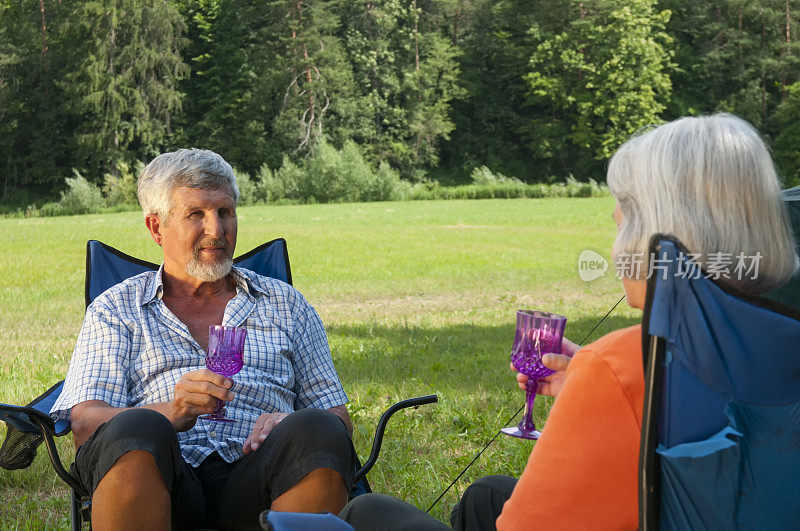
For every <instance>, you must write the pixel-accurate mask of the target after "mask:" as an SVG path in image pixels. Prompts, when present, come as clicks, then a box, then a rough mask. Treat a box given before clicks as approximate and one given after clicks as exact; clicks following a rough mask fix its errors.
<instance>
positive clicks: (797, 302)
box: [764, 186, 800, 310]
mask: <svg viewBox="0 0 800 531" xmlns="http://www.w3.org/2000/svg"><path fill="white" fill-rule="evenodd" d="M781 197H782V198H783V201H784V202H785V203H786V210H787V211H788V212H789V223H790V224H791V226H792V232H794V238H795V242H796V243H798V244H800V186H798V187H796V188H790V189H788V190H784V191H782V192H781ZM764 296H765V297H766V298H768V299H772V300H774V301H777V302H780V303H782V304H785V305H787V306H791V307H792V308H797V309H798V310H800V271H799V272H798V273H797V274H796V275H795V276H794V278H792V279H791V280H789V282H787V283H786V284H784V285H783V286H781V287H780V288H779V289H776V290H775V291H772V292H770V293H767V294H766V295H764Z"/></svg>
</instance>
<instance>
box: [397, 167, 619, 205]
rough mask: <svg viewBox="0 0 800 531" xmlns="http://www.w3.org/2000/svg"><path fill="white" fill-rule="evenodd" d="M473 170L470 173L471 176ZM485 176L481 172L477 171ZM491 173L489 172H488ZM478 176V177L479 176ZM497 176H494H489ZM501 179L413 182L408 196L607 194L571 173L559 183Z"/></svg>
mask: <svg viewBox="0 0 800 531" xmlns="http://www.w3.org/2000/svg"><path fill="white" fill-rule="evenodd" d="M475 173H476V172H473V175H475ZM481 175H483V176H484V177H485V173H483V172H481ZM490 175H492V174H490ZM484 177H480V178H479V179H483V178H484ZM493 178H494V179H497V177H496V176H493ZM505 179H506V180H505V181H500V180H494V181H492V180H489V181H483V182H481V183H479V182H475V184H466V185H461V186H441V185H438V184H433V185H417V186H415V187H414V188H413V189H412V191H411V194H410V195H409V197H408V198H409V199H414V200H433V199H511V198H543V197H604V196H609V195H611V193H610V192H609V191H608V187H607V186H606V185H601V184H598V183H597V182H596V181H594V180H593V179H589V182H579V181H577V180H576V179H575V178H573V177H572V176H570V177H568V178H567V180H566V181H565V182H563V183H554V184H525V183H523V182H521V181H519V180H516V179H511V178H508V177H506V178H505Z"/></svg>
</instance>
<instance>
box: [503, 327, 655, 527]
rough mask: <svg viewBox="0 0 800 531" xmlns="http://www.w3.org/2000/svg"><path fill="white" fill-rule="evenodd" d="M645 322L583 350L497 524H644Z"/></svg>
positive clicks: (539, 525)
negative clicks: (641, 486) (639, 485)
mask: <svg viewBox="0 0 800 531" xmlns="http://www.w3.org/2000/svg"><path fill="white" fill-rule="evenodd" d="M643 402H644V375H643V370H642V337H641V325H637V326H633V327H630V328H625V329H622V330H617V331H615V332H612V333H610V334H607V335H605V336H603V337H602V338H600V339H598V340H597V341H595V342H594V343H591V344H590V345H587V346H585V347H583V348H582V349H580V351H578V352H577V353H576V354H575V359H573V360H572V362H571V363H570V364H569V368H568V369H567V378H566V381H565V382H564V387H563V388H562V390H561V392H560V393H559V395H558V398H557V399H556V401H555V403H554V404H553V409H552V410H551V411H550V416H549V417H548V419H547V423H546V424H545V427H544V429H543V431H542V437H541V438H540V439H539V441H538V442H537V443H536V446H535V447H534V450H533V452H531V456H530V458H529V459H528V464H527V466H526V467H525V470H524V472H522V477H520V479H519V482H518V483H517V485H516V487H515V488H514V492H513V493H512V495H511V498H510V499H509V500H508V501H507V502H506V504H505V505H504V506H503V512H502V514H501V515H500V517H499V518H498V519H497V529H498V530H500V531H503V530H517V529H593V530H597V529H615V530H616V529H636V528H637V527H638V524H639V516H638V494H637V477H638V468H639V438H640V435H641V422H642V404H643Z"/></svg>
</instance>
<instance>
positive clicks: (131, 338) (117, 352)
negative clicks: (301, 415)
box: [50, 265, 347, 466]
mask: <svg viewBox="0 0 800 531" xmlns="http://www.w3.org/2000/svg"><path fill="white" fill-rule="evenodd" d="M162 270H163V265H162V266H161V269H159V270H158V271H157V272H155V271H151V272H147V273H142V274H141V275H137V276H135V277H133V278H130V279H128V280H125V281H124V282H122V283H120V284H117V285H116V286H114V287H112V288H110V289H109V290H108V291H106V292H104V293H103V294H102V295H100V296H99V297H97V298H96V299H95V301H94V302H93V303H92V304H91V305H90V306H89V308H87V310H86V317H85V318H84V321H83V327H82V328H81V332H80V335H79V336H78V344H77V345H76V347H75V351H74V353H73V355H72V360H71V361H70V364H69V371H68V372H67V378H66V381H65V383H64V390H63V392H62V393H61V396H60V397H59V398H58V400H57V401H56V403H55V404H54V405H53V408H52V410H51V412H50V414H51V415H52V416H53V417H54V418H57V419H58V418H67V419H68V418H69V417H70V410H71V408H72V407H73V406H74V405H76V404H78V403H80V402H84V401H86V400H102V401H103V402H106V403H107V404H109V405H111V406H113V407H120V408H121V407H135V406H141V405H145V404H152V403H156V402H164V401H171V400H172V398H173V396H174V393H175V384H176V383H177V382H178V380H180V378H181V376H182V375H183V374H184V373H186V372H188V371H193V370H197V369H202V368H204V367H205V352H204V351H203V349H202V348H201V347H200V345H199V344H198V343H197V342H196V341H195V340H194V338H192V336H191V334H190V333H189V329H188V328H187V327H186V325H185V324H183V323H182V322H181V321H179V320H178V318H176V317H175V316H174V315H173V314H172V312H170V311H169V309H168V308H167V307H166V305H165V304H164V302H163V301H162V300H161V296H162V295H163V292H164V285H163V283H162V281H161V271H162ZM232 275H233V278H234V279H235V280H236V296H235V297H234V298H233V299H232V300H231V301H230V302H228V305H227V307H226V308H225V316H224V317H223V319H222V324H224V325H232V326H243V327H245V328H246V329H247V339H246V343H245V348H244V368H242V370H241V372H239V373H238V374H236V375H235V376H234V377H233V381H234V386H233V389H232V391H233V392H234V393H235V395H236V398H234V400H233V401H232V402H229V403H228V404H227V406H226V416H228V417H230V418H233V419H235V420H236V422H235V423H223V422H211V421H203V420H198V421H197V423H196V424H195V426H194V427H193V428H192V429H191V430H189V431H185V432H181V433H178V441H179V442H180V445H181V452H182V454H183V458H184V459H185V460H186V462H188V463H189V464H191V465H192V466H198V465H199V464H200V463H201V462H202V461H203V459H205V457H206V456H208V455H209V454H211V453H212V452H218V453H219V455H220V456H222V458H223V459H225V460H226V461H227V462H233V461H235V460H236V459H239V458H240V457H242V455H243V454H242V445H243V443H244V440H245V438H247V436H248V435H250V432H251V431H252V429H253V426H254V425H255V421H256V419H257V418H258V416H259V415H261V414H262V413H265V412H266V413H274V412H285V413H289V412H292V411H296V410H298V409H303V408H317V409H328V408H331V407H334V406H338V405H342V404H345V403H347V395H346V394H345V392H344V389H342V385H341V383H340V382H339V377H338V375H337V374H336V369H335V368H334V367H333V360H332V359H331V353H330V350H329V348H328V339H327V337H326V336H325V329H324V328H323V326H322V321H321V320H320V318H319V315H317V312H316V311H315V310H314V308H312V307H311V305H310V304H308V302H307V301H306V300H305V298H304V297H303V296H302V295H301V294H300V293H299V292H298V291H297V290H295V289H294V288H293V287H291V286H289V285H288V284H286V283H284V282H281V281H279V280H275V279H272V278H267V277H263V276H260V275H257V274H256V273H253V272H252V271H249V270H247V269H239V268H233V270H232Z"/></svg>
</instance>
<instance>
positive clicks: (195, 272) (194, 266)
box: [186, 256, 233, 282]
mask: <svg viewBox="0 0 800 531" xmlns="http://www.w3.org/2000/svg"><path fill="white" fill-rule="evenodd" d="M232 267H233V259H232V258H231V257H226V258H224V259H223V260H220V261H218V262H214V263H213V264H204V263H202V262H201V261H200V260H199V259H198V257H197V256H195V257H194V258H193V259H192V260H191V261H190V262H189V263H188V264H186V273H188V275H189V276H190V277H194V278H196V279H197V280H200V281H201V282H216V281H217V280H220V279H223V278H225V277H226V276H227V275H228V273H230V272H231V268H232Z"/></svg>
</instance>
